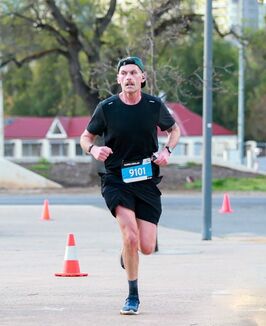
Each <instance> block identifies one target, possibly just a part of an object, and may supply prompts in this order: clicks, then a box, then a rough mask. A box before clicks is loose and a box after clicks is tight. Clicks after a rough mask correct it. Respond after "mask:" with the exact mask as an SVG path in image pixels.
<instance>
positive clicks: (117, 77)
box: [116, 74, 121, 84]
mask: <svg viewBox="0 0 266 326" xmlns="http://www.w3.org/2000/svg"><path fill="white" fill-rule="evenodd" d="M116 81H117V84H121V82H120V80H119V75H118V74H117V75H116Z"/></svg>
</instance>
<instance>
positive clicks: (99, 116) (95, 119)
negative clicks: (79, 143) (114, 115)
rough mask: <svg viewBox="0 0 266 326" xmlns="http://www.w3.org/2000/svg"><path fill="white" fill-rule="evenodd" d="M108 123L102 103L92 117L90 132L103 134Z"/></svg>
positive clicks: (88, 127)
mask: <svg viewBox="0 0 266 326" xmlns="http://www.w3.org/2000/svg"><path fill="white" fill-rule="evenodd" d="M105 127H106V124H105V119H104V114H103V108H102V105H101V103H99V104H98V106H97V107H96V109H95V111H94V113H93V115H92V118H91V120H90V122H89V124H88V126H87V130H88V132H90V133H91V134H93V135H99V136H101V135H102V134H103V132H104V130H105Z"/></svg>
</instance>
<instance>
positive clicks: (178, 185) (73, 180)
mask: <svg viewBox="0 0 266 326" xmlns="http://www.w3.org/2000/svg"><path fill="white" fill-rule="evenodd" d="M23 166H24V167H26V168H28V169H33V168H34V165H33V164H23ZM90 168H91V167H90V164H88V163H73V162H70V163H57V164H52V165H50V167H49V169H48V170H46V171H41V170H40V171H38V170H35V169H34V171H35V172H37V173H40V174H43V175H45V176H46V177H47V178H48V179H50V180H53V181H55V182H57V183H59V184H61V185H62V186H64V187H67V188H69V187H86V188H88V187H89V188H90V187H95V186H99V185H100V178H99V177H98V176H94V177H92V176H91V174H90ZM161 175H163V179H162V182H161V183H160V188H161V189H162V190H170V191H171V190H184V189H185V184H186V183H187V182H191V181H193V180H198V179H201V175H202V171H201V166H200V165H193V166H189V167H180V166H178V165H169V166H167V167H164V168H161ZM212 176H213V178H215V179H216V178H218V179H220V178H227V177H236V178H249V177H254V176H255V174H254V173H248V172H241V171H237V170H232V169H228V168H224V167H218V166H213V168H212Z"/></svg>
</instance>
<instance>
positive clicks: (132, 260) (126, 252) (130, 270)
mask: <svg viewBox="0 0 266 326" xmlns="http://www.w3.org/2000/svg"><path fill="white" fill-rule="evenodd" d="M116 218H117V221H118V223H119V227H120V230H121V233H122V238H123V260H124V264H125V268H126V272H127V276H128V280H135V279H137V278H138V264H139V255H138V239H139V234H138V225H137V222H136V216H135V213H134V212H133V211H132V210H130V209H128V208H125V207H123V206H117V208H116Z"/></svg>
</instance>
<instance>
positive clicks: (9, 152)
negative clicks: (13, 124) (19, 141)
mask: <svg viewBox="0 0 266 326" xmlns="http://www.w3.org/2000/svg"><path fill="white" fill-rule="evenodd" d="M14 149H15V144H14V143H5V146H4V155H5V156H9V157H12V156H14Z"/></svg>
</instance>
